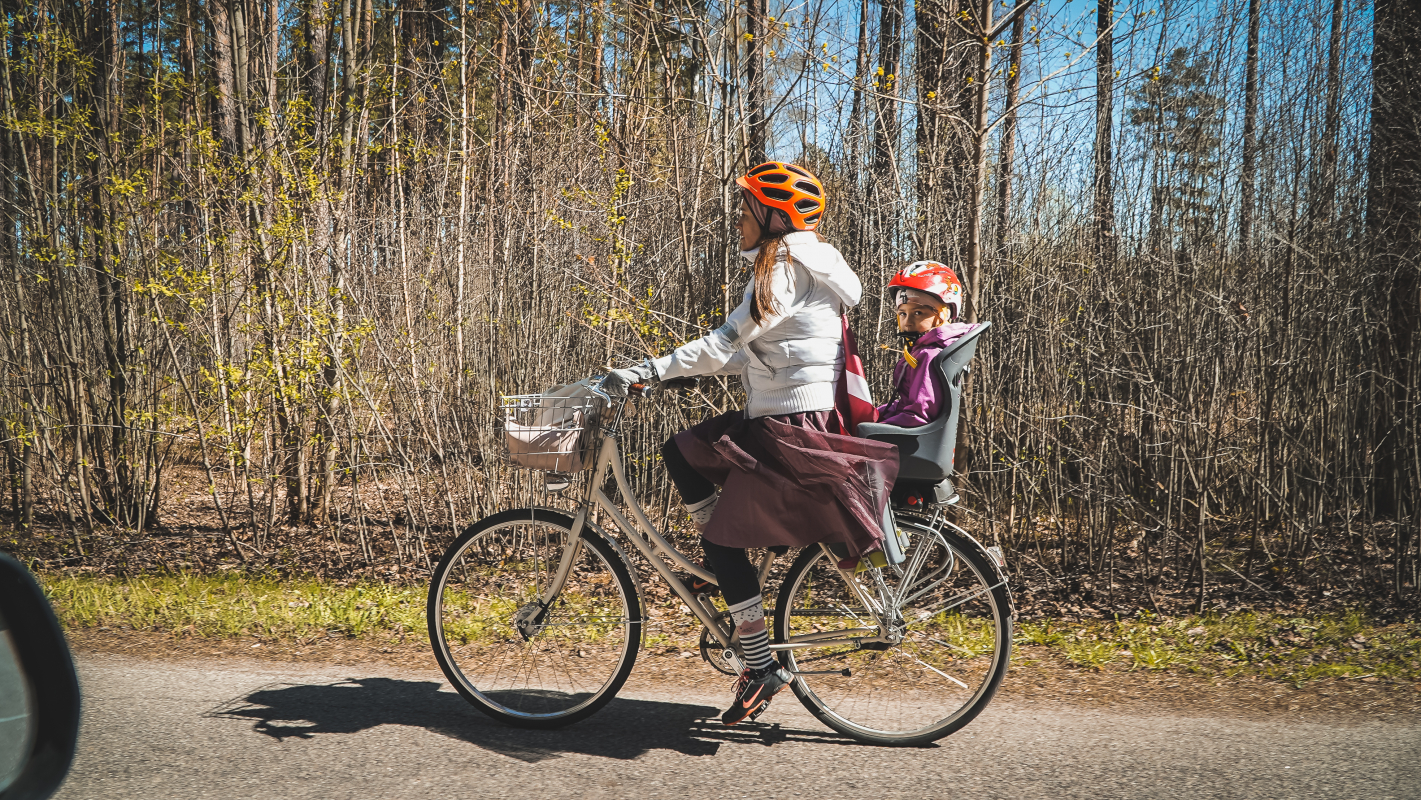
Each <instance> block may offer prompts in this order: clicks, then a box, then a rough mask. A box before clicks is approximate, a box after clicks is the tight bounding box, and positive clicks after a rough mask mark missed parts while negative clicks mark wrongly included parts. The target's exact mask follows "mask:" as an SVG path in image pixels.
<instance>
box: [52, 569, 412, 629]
mask: <svg viewBox="0 0 1421 800" xmlns="http://www.w3.org/2000/svg"><path fill="white" fill-rule="evenodd" d="M41 582H42V583H43V585H44V588H45V592H46V593H47V594H48V595H49V597H50V600H51V602H52V603H53V604H54V608H55V611H56V612H57V613H58V615H59V618H60V620H61V621H62V622H63V623H64V624H65V626H66V627H81V628H82V627H97V626H120V625H122V626H131V627H133V628H135V629H137V630H150V631H162V632H166V633H171V634H175V635H179V636H203V637H217V638H223V637H233V636H257V637H261V638H264V639H300V638H309V637H313V636H326V635H331V634H334V635H342V636H348V637H357V638H365V637H371V638H385V637H393V636H400V635H404V636H410V637H412V638H415V639H419V640H424V641H428V638H429V637H428V635H427V633H426V630H425V616H424V602H425V595H424V590H423V589H422V588H420V587H399V586H390V585H387V584H383V583H364V584H357V585H354V586H336V585H332V584H326V583H318V582H315V581H275V580H268V579H263V578H252V577H247V576H239V575H223V576H210V577H209V576H197V575H185V574H183V575H174V576H167V577H142V578H129V579H118V578H114V579H109V578H91V577H72V576H68V575H43V576H41Z"/></svg>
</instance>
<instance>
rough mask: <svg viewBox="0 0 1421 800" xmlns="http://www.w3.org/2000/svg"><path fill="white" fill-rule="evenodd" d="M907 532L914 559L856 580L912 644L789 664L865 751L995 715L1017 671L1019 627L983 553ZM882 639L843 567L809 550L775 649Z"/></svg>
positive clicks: (873, 646) (805, 694) (807, 657)
mask: <svg viewBox="0 0 1421 800" xmlns="http://www.w3.org/2000/svg"><path fill="white" fill-rule="evenodd" d="M899 527H900V528H901V529H902V530H904V531H905V532H907V533H908V534H909V536H910V541H911V544H910V546H909V551H908V559H907V560H906V561H905V562H904V563H903V564H902V565H900V567H888V568H885V569H882V570H867V571H865V572H862V573H860V574H858V575H856V576H854V580H855V582H856V583H857V584H858V586H859V588H860V589H861V591H862V594H863V595H864V596H866V597H867V598H869V602H870V603H872V604H879V603H881V602H882V601H883V599H884V598H887V600H888V602H887V603H886V604H885V605H886V606H887V609H888V613H887V615H886V616H887V618H888V619H889V620H890V624H889V627H890V628H896V629H897V630H898V631H899V632H900V635H901V639H900V640H899V641H898V642H897V643H896V644H881V643H872V642H869V643H863V644H860V645H855V644H852V643H849V644H837V645H834V644H826V645H823V646H810V647H806V648H803V649H794V650H783V651H781V652H780V661H781V663H782V664H783V665H784V666H785V667H786V668H787V669H789V670H791V671H792V672H795V673H797V674H796V677H795V681H794V683H793V684H792V688H793V689H794V693H795V695H796V696H797V697H798V698H799V700H800V702H801V703H803V704H804V707H805V708H807V709H809V711H810V713H812V714H814V716H816V717H818V718H819V720H820V721H821V722H823V723H824V724H826V725H828V726H829V727H831V728H833V729H834V730H836V731H839V732H840V733H844V734H847V735H849V736H852V737H854V738H855V739H858V740H860V741H863V742H868V743H871V744H882V745H897V746H908V745H918V744H925V743H927V742H931V741H935V740H937V739H940V738H942V737H944V736H947V735H948V734H950V733H952V732H953V731H956V730H958V729H959V728H961V727H962V726H963V725H966V724H967V723H968V722H970V721H972V719H973V718H974V717H976V716H977V714H978V713H980V712H981V710H982V709H983V708H984V707H985V706H986V705H987V703H988V702H989V701H990V700H991V698H992V695H993V694H995V693H996V690H997V686H998V685H999V684H1000V683H1001V680H1002V677H1003V675H1005V674H1006V670H1007V664H1008V662H1009V661H1010V660H1011V639H1012V620H1011V597H1010V593H1009V591H1008V589H1007V586H1006V582H1005V580H1004V579H1003V578H1002V577H999V575H998V572H997V570H996V569H995V567H994V566H993V565H992V564H991V562H990V561H989V560H988V559H989V556H988V555H987V554H986V553H984V552H982V550H981V548H980V547H979V546H978V545H977V544H976V543H974V542H972V541H971V539H969V538H968V537H965V536H962V535H959V534H958V533H956V532H954V531H953V530H951V529H946V530H941V531H933V530H931V529H929V528H927V527H926V526H925V525H922V524H920V523H918V522H915V521H912V520H905V519H901V518H900V519H899ZM915 564H916V565H917V566H916V568H915V567H914V565H915ZM875 573H877V575H875ZM878 577H882V579H883V583H882V585H880V584H879V582H878ZM905 582H906V591H905V590H904V586H905ZM854 629H857V631H858V632H857V633H854V632H853V631H854ZM865 629H867V630H865ZM840 632H842V633H840ZM878 632H879V627H878V624H877V622H876V620H875V617H874V615H873V614H872V613H870V612H869V611H868V607H867V606H866V605H865V603H864V601H863V600H862V599H861V598H860V595H859V594H858V593H856V592H854V591H853V590H852V589H850V587H849V586H848V585H847V584H846V583H845V580H844V578H843V577H842V573H840V571H839V570H838V569H837V567H836V565H835V560H834V559H833V558H832V557H831V556H829V555H828V554H826V553H825V552H824V551H823V549H822V548H819V547H810V548H805V550H804V551H803V552H801V553H800V555H799V557H798V558H797V559H796V560H795V563H794V564H793V565H792V566H791V567H790V570H789V572H788V573H787V574H786V575H785V579H784V583H783V584H782V586H781V588H780V593H779V599H778V602H777V604H776V609H775V641H776V642H777V643H780V644H784V643H787V642H795V643H804V642H806V641H810V640H812V639H814V638H831V637H832V638H837V639H840V641H843V640H844V639H846V638H852V637H853V636H858V637H859V638H876V635H877V634H878ZM845 671H847V673H848V674H847V675H844V674H843V673H844V672H845Z"/></svg>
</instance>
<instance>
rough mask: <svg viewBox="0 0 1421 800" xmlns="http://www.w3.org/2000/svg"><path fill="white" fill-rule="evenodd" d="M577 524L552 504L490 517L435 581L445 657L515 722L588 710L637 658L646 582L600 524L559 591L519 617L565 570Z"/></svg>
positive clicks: (446, 558)
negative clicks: (527, 618)
mask: <svg viewBox="0 0 1421 800" xmlns="http://www.w3.org/2000/svg"><path fill="white" fill-rule="evenodd" d="M572 523H573V520H572V518H571V517H569V516H567V515H566V514H563V513H561V512H559V511H556V510H553V509H547V508H521V509H514V510H511V511H504V512H501V513H498V514H493V515H491V516H488V517H485V518H484V519H482V520H479V521H478V522H476V523H474V524H473V525H471V526H469V528H468V529H466V530H465V532H464V533H463V534H462V535H460V536H459V538H457V539H455V540H454V543H453V544H451V545H450V546H449V548H448V549H447V550H446V551H445V553H444V555H443V557H442V558H441V559H440V561H439V566H438V567H436V568H435V570H434V576H433V579H432V580H431V582H430V588H429V599H428V604H427V607H426V613H427V621H428V625H429V640H430V643H431V645H432V646H433V648H434V657H435V659H436V660H437V661H438V662H439V668H440V669H441V670H443V672H444V675H445V677H447V678H448V679H449V682H450V683H451V684H453V686H454V688H455V690H457V691H458V692H459V694H460V695H461V696H463V698H464V699H465V700H467V701H468V702H469V703H470V704H472V705H473V706H474V707H475V708H477V709H479V710H480V711H482V712H483V713H485V714H488V715H489V716H490V717H493V718H494V719H497V720H499V721H501V722H504V723H507V724H509V725H514V726H517V727H522V728H557V727H561V726H563V725H568V724H571V723H573V722H577V721H578V720H581V719H585V718H587V717H588V716H590V715H592V714H594V713H596V712H597V711H598V710H599V709H601V708H602V707H603V706H605V705H606V704H607V703H608V702H610V701H611V699H612V698H613V697H615V696H616V694H617V692H618V691H619V690H620V689H621V688H622V685H623V684H624V683H625V682H626V680H627V676H628V675H630V674H631V671H632V666H633V665H634V664H635V663H636V655H637V649H638V648H639V647H640V644H641V635H642V624H643V620H642V619H641V603H640V599H639V597H638V595H637V584H636V582H635V581H633V579H632V576H631V571H630V570H629V569H628V567H627V565H626V562H625V561H624V559H623V557H622V555H621V553H620V552H619V551H618V549H617V548H616V547H615V546H614V545H613V544H612V543H611V542H609V541H607V539H606V538H605V537H603V536H602V535H601V534H599V533H596V532H594V531H593V530H591V529H590V528H587V527H584V528H583V530H582V534H581V537H580V540H581V546H582V548H583V550H582V552H581V553H579V555H578V562H577V565H576V567H575V568H574V571H573V574H572V575H571V576H570V577H569V579H568V583H567V584H566V585H565V586H564V590H563V591H562V592H561V593H560V594H559V596H558V598H556V599H555V600H554V601H553V602H552V603H551V604H550V605H549V606H548V607H547V608H546V609H544V610H543V613H541V614H536V616H534V617H533V618H532V620H533V621H532V623H531V625H530V626H529V627H523V628H520V625H519V623H518V622H517V618H516V616H515V615H516V614H517V613H518V612H520V611H525V610H526V611H531V612H536V611H537V610H538V609H537V608H534V607H532V605H531V604H532V603H533V602H534V601H535V600H536V598H537V595H538V594H539V593H540V592H541V590H542V588H543V587H544V586H546V582H547V580H548V578H549V577H550V576H551V574H552V572H554V571H555V570H556V568H557V565H558V560H559V559H560V557H561V555H562V552H563V548H564V547H565V546H566V540H567V538H568V537H569V536H570V535H571V532H572ZM539 531H541V532H542V533H541V534H540V533H539ZM558 535H561V537H562V539H563V542H562V543H559V542H557V541H555V539H556V537H557V536H558ZM540 537H541V538H540ZM616 606H620V608H617V607H616ZM610 615H616V618H615V619H614V618H613V617H612V616H610ZM524 624H525V625H529V623H526V622H525V623H524ZM602 634H605V637H602ZM599 637H602V638H606V639H609V640H611V641H610V642H608V641H601V640H600V639H599ZM604 664H605V665H607V667H608V669H606V670H603V669H602V667H601V665H604ZM490 665H493V666H496V669H490ZM510 665H511V667H512V668H511V669H510V668H509V667H510ZM604 672H605V675H604ZM471 673H472V674H471Z"/></svg>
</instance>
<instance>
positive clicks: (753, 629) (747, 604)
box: [730, 594, 775, 670]
mask: <svg viewBox="0 0 1421 800" xmlns="http://www.w3.org/2000/svg"><path fill="white" fill-rule="evenodd" d="M730 618H731V619H733V620H735V628H736V630H738V631H739V632H740V649H741V650H744V651H745V665H746V666H748V667H750V668H751V669H755V670H766V669H769V668H770V667H771V666H773V665H774V663H775V659H774V657H773V656H771V655H770V635H769V633H768V632H767V631H766V630H765V598H764V597H763V596H761V595H758V594H757V595H755V596H754V597H752V598H750V599H749V600H746V601H744V602H741V603H736V604H735V605H733V606H731V607H730Z"/></svg>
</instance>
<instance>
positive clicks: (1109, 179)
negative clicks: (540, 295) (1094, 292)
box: [1094, 2, 1116, 269]
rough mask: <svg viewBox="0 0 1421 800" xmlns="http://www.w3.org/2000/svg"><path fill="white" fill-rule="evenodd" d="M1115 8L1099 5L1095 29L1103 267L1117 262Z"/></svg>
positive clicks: (1098, 233)
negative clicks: (1113, 133) (1112, 140)
mask: <svg viewBox="0 0 1421 800" xmlns="http://www.w3.org/2000/svg"><path fill="white" fill-rule="evenodd" d="M1113 17H1114V12H1113V6H1112V4H1111V3H1109V2H1102V3H1100V4H1099V6H1098V7H1097V8H1096V14H1095V30H1096V37H1097V41H1096V50H1095V214H1094V216H1095V258H1096V263H1097V264H1099V265H1100V267H1101V268H1102V269H1105V268H1109V267H1111V266H1113V265H1114V264H1115V249H1116V248H1115V184H1114V165H1113V164H1112V163H1111V162H1112V160H1113V157H1114V155H1113V153H1114V151H1113V149H1112V148H1111V144H1110V135H1111V131H1112V128H1113V126H1114V114H1113V107H1114V103H1113V98H1114V89H1115V52H1114V51H1115V48H1114V39H1115V32H1114V30H1113V26H1114V24H1115V23H1114V19H1113Z"/></svg>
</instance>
